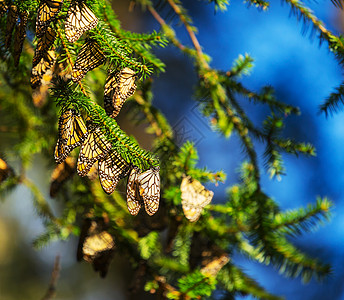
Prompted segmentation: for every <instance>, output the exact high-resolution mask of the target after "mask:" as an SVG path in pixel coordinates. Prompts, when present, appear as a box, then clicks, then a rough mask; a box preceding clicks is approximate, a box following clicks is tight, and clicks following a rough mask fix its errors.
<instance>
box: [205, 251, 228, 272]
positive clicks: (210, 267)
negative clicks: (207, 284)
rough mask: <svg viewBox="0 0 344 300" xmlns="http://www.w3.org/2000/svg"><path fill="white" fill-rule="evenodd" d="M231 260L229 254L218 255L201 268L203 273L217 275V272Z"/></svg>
mask: <svg viewBox="0 0 344 300" xmlns="http://www.w3.org/2000/svg"><path fill="white" fill-rule="evenodd" d="M228 262H229V258H228V256H227V254H223V255H221V256H220V257H216V258H215V259H213V260H212V261H211V262H209V263H208V264H207V265H206V266H205V267H203V268H202V269H201V273H202V274H204V275H206V276H208V277H209V276H212V277H216V275H217V273H219V272H220V270H221V269H222V268H223V267H224V266H225V265H226V264H227V263H228Z"/></svg>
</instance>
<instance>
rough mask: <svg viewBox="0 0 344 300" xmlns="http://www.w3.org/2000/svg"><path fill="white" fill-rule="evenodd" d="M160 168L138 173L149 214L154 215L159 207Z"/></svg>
mask: <svg viewBox="0 0 344 300" xmlns="http://www.w3.org/2000/svg"><path fill="white" fill-rule="evenodd" d="M159 171H160V168H159V167H156V168H151V169H149V170H147V171H146V172H143V173H141V174H139V175H138V177H137V181H138V183H139V192H140V195H141V197H142V199H143V202H144V204H145V209H146V212H147V214H149V215H150V216H152V215H154V214H155V213H156V212H157V210H158V209H159V200H160V176H159Z"/></svg>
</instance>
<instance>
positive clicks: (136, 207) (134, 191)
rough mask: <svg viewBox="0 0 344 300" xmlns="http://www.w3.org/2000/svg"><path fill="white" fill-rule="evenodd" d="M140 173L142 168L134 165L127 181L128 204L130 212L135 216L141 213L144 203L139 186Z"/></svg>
mask: <svg viewBox="0 0 344 300" xmlns="http://www.w3.org/2000/svg"><path fill="white" fill-rule="evenodd" d="M139 173H141V171H140V169H139V168H138V167H136V166H133V168H132V169H131V171H130V175H129V177H128V182H127V206H128V210H129V212H130V213H131V214H132V215H133V216H136V215H137V214H138V213H139V211H140V208H141V203H142V199H141V197H140V191H139V186H138V183H137V176H138V174H139Z"/></svg>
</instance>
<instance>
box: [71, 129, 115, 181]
mask: <svg viewBox="0 0 344 300" xmlns="http://www.w3.org/2000/svg"><path fill="white" fill-rule="evenodd" d="M110 149H111V143H110V142H108V141H107V140H106V139H105V135H104V134H103V133H102V132H101V130H100V129H99V128H92V129H91V132H90V133H89V134H88V136H87V138H86V140H85V141H84V143H83V145H82V146H81V150H80V153H79V157H78V166H77V172H78V174H79V175H80V176H85V175H87V173H88V172H89V171H90V169H91V167H92V166H93V164H94V163H95V162H96V161H97V160H101V159H102V158H104V156H105V155H106V154H107V153H108V152H109V150H110Z"/></svg>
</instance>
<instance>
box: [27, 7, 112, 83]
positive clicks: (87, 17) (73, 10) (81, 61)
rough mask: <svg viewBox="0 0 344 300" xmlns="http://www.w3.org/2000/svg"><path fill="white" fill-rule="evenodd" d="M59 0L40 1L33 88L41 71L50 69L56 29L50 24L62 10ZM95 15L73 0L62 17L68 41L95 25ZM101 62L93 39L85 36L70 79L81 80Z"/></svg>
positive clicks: (53, 59)
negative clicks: (64, 17)
mask: <svg viewBox="0 0 344 300" xmlns="http://www.w3.org/2000/svg"><path fill="white" fill-rule="evenodd" d="M62 5H63V0H41V2H40V5H39V8H38V12H37V19H36V36H37V38H38V42H37V47H36V50H35V54H34V59H33V65H32V73H31V86H32V88H36V87H37V86H39V85H40V81H41V79H42V77H43V75H44V74H46V73H47V72H48V71H49V70H51V69H52V67H53V65H54V63H55V53H54V51H53V50H49V49H51V48H52V46H53V44H54V41H55V38H56V31H55V30H54V29H53V27H51V26H50V24H51V23H52V22H54V20H55V19H56V18H57V16H58V14H59V12H60V11H61V9H62ZM97 24H98V18H97V17H96V16H95V14H94V13H93V12H92V10H91V9H90V8H89V7H87V6H86V4H85V3H84V2H83V1H82V0H73V1H72V2H71V4H70V7H69V9H68V12H67V18H66V20H65V35H66V38H67V40H68V41H69V42H71V43H73V42H75V41H77V40H78V39H79V38H80V37H81V36H82V35H83V34H84V33H85V32H86V31H88V30H90V29H92V28H94V27H96V26H97ZM104 61H105V56H104V54H103V52H102V51H101V49H100V47H99V45H98V44H97V42H96V41H95V40H92V39H86V42H85V44H84V45H83V46H82V48H81V50H80V52H79V54H78V56H77V59H76V62H75V64H74V66H73V72H72V79H73V81H79V80H81V79H82V78H83V77H84V76H85V75H86V73H87V72H88V71H90V70H92V69H94V68H96V67H98V66H99V65H101V64H102V63H103V62H104Z"/></svg>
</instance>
